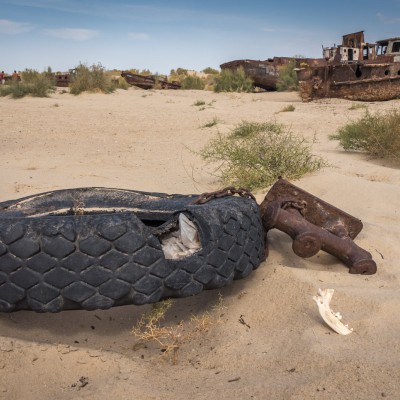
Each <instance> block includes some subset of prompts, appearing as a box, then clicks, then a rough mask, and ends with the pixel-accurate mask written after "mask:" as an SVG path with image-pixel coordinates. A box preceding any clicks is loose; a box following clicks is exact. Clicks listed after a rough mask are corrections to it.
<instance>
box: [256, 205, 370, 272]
mask: <svg viewBox="0 0 400 400" xmlns="http://www.w3.org/2000/svg"><path fill="white" fill-rule="evenodd" d="M262 220H263V225H264V229H265V230H266V231H269V230H270V229H272V228H276V229H279V230H280V231H282V232H285V233H287V234H288V235H289V236H290V237H291V238H292V239H293V245H292V248H293V251H294V253H295V254H297V255H298V256H300V257H303V258H308V257H312V256H314V255H315V254H317V253H318V251H320V250H323V251H326V252H327V253H329V254H332V255H334V256H335V257H337V258H339V259H340V260H342V261H343V263H344V264H346V265H347V266H348V267H349V272H350V273H352V274H364V275H371V274H374V273H375V272H376V264H375V262H374V260H373V259H372V256H371V254H370V253H369V252H368V251H366V250H364V249H362V248H361V247H359V246H357V245H356V244H355V243H354V242H353V240H352V239H350V237H349V236H347V235H346V234H345V232H342V233H341V234H339V235H336V234H334V233H332V232H329V231H328V230H326V229H324V228H321V227H319V226H316V225H314V224H312V223H310V222H308V221H307V220H306V219H305V218H304V217H303V216H302V215H301V214H300V212H299V211H298V210H297V209H295V208H291V207H288V208H286V209H283V208H282V207H281V203H280V202H279V201H273V202H271V203H268V205H267V206H266V207H265V208H264V210H263V213H262Z"/></svg>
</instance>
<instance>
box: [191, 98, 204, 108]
mask: <svg viewBox="0 0 400 400" xmlns="http://www.w3.org/2000/svg"><path fill="white" fill-rule="evenodd" d="M205 104H206V102H205V101H204V100H196V101H195V102H194V103H193V105H194V106H196V107H199V106H204V105H205Z"/></svg>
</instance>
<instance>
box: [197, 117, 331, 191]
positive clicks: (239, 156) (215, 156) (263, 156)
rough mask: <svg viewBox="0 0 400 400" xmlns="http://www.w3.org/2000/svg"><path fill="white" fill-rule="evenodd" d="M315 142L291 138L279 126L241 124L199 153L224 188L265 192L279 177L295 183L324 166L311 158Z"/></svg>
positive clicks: (283, 127) (317, 159) (284, 129)
mask: <svg viewBox="0 0 400 400" xmlns="http://www.w3.org/2000/svg"><path fill="white" fill-rule="evenodd" d="M313 143H314V141H309V140H308V139H306V138H304V137H301V136H299V135H294V134H292V132H291V131H290V130H289V129H288V128H287V127H285V126H284V125H281V124H276V123H270V122H265V123H253V122H242V123H241V124H240V125H239V126H237V127H236V128H235V129H234V130H233V131H232V132H231V133H229V134H227V135H221V134H219V135H218V137H216V138H214V139H212V140H211V141H210V142H209V143H208V144H206V146H205V147H203V149H201V150H200V152H199V155H200V156H201V157H202V158H203V160H205V161H206V162H208V163H217V166H216V169H215V173H216V175H217V176H218V177H219V178H220V180H221V182H222V183H223V184H224V185H229V186H238V187H245V188H247V189H259V188H265V187H268V186H269V185H271V184H272V183H273V182H275V180H276V179H277V178H278V177H279V176H284V177H285V178H287V179H298V178H300V177H302V176H303V175H304V174H306V173H309V172H313V171H316V170H318V169H320V168H322V167H324V166H325V165H326V163H325V162H324V160H322V159H321V158H320V157H317V156H315V155H313V154H312V151H311V150H312V144H313Z"/></svg>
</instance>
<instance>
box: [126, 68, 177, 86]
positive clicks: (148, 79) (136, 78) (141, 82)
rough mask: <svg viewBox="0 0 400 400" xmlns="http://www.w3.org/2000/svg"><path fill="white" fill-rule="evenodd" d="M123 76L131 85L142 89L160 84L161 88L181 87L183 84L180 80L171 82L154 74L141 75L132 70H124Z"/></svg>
mask: <svg viewBox="0 0 400 400" xmlns="http://www.w3.org/2000/svg"><path fill="white" fill-rule="evenodd" d="M121 76H122V77H123V78H124V79H125V81H126V82H128V83H129V84H130V85H133V86H137V87H139V88H141V89H153V88H155V87H157V86H159V87H160V88H161V89H180V88H181V85H180V83H179V82H175V81H172V82H169V81H167V80H166V79H162V78H160V77H158V76H153V75H139V74H134V73H132V72H130V71H122V72H121Z"/></svg>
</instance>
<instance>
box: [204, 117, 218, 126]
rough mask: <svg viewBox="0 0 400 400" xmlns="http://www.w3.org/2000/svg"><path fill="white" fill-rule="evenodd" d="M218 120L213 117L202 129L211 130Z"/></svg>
mask: <svg viewBox="0 0 400 400" xmlns="http://www.w3.org/2000/svg"><path fill="white" fill-rule="evenodd" d="M218 123H219V120H218V118H217V117H214V118H213V119H212V120H211V121H209V122H207V123H205V124H204V125H203V126H202V128H212V127H213V126H215V125H217V124H218Z"/></svg>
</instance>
